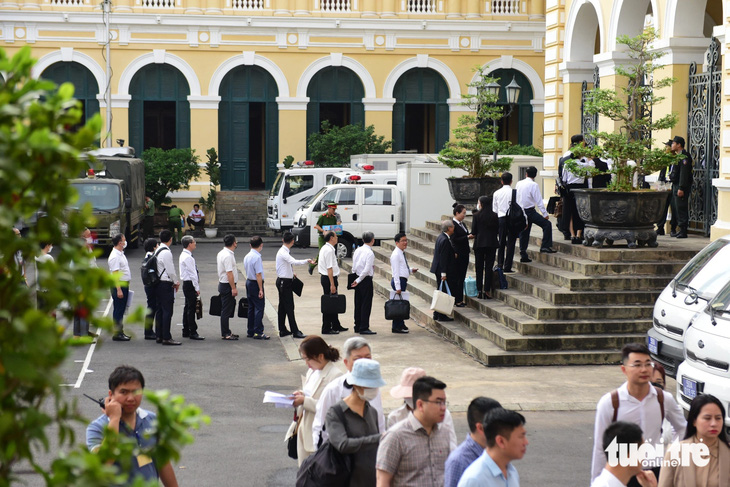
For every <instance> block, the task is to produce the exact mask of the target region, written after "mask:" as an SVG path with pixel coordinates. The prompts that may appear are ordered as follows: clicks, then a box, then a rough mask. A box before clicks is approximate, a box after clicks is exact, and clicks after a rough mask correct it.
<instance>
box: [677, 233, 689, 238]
mask: <svg viewBox="0 0 730 487" xmlns="http://www.w3.org/2000/svg"><path fill="white" fill-rule="evenodd" d="M677 238H687V232H679V233H678V234H677Z"/></svg>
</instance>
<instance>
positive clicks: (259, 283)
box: [243, 235, 271, 340]
mask: <svg viewBox="0 0 730 487" xmlns="http://www.w3.org/2000/svg"><path fill="white" fill-rule="evenodd" d="M249 245H250V246H251V250H249V251H248V254H246V257H244V258H243V270H244V271H245V272H246V297H247V298H248V333H247V334H246V336H247V337H249V338H253V339H254V340H268V339H269V338H271V337H269V335H267V334H266V333H264V306H265V303H266V301H265V300H264V263H263V261H262V259H261V251H262V250H263V249H264V241H263V240H262V239H261V237H259V236H258V235H254V236H253V237H251V240H250V242H249Z"/></svg>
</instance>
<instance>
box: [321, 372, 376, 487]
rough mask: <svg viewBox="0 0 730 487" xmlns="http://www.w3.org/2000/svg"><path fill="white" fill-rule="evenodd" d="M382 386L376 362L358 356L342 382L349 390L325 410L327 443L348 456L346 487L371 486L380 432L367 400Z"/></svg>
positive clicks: (372, 484)
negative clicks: (349, 468) (348, 471)
mask: <svg viewBox="0 0 730 487" xmlns="http://www.w3.org/2000/svg"><path fill="white" fill-rule="evenodd" d="M384 385H385V381H384V380H383V378H382V377H381V375H380V364H379V363H378V362H376V361H375V360H371V359H367V358H361V359H359V360H357V361H356V362H355V364H354V365H353V367H352V372H351V373H350V377H348V379H347V380H346V381H345V387H348V388H352V392H351V393H350V395H349V396H347V397H346V398H344V399H342V400H341V401H339V402H338V403H337V404H335V405H334V406H332V407H331V408H330V410H329V411H328V412H327V418H326V419H325V427H326V428H327V432H328V433H329V442H330V443H331V444H332V446H333V447H335V448H336V449H337V451H339V452H340V453H342V454H343V455H350V456H351V458H352V475H351V476H350V483H349V486H350V487H372V486H374V485H375V458H376V456H377V453H378V443H379V442H380V436H381V434H380V431H378V413H377V411H376V410H375V408H373V407H372V406H370V403H369V401H372V400H373V399H374V398H375V396H376V395H377V394H378V389H379V388H380V387H383V386H384Z"/></svg>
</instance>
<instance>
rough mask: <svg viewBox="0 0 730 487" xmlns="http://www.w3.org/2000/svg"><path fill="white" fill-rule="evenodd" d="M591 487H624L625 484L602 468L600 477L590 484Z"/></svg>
mask: <svg viewBox="0 0 730 487" xmlns="http://www.w3.org/2000/svg"><path fill="white" fill-rule="evenodd" d="M591 487H626V484H624V483H622V482H621V481H620V480H619V479H617V478H616V477H615V476H614V475H613V474H612V473H611V472H609V471H608V470H606V469H605V468H604V469H603V471H602V472H601V475H599V476H598V477H596V478H595V480H594V481H593V482H592V483H591Z"/></svg>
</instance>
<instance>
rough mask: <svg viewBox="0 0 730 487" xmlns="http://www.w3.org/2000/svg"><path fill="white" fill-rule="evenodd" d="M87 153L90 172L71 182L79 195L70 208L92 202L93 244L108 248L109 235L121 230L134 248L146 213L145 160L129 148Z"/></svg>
mask: <svg viewBox="0 0 730 487" xmlns="http://www.w3.org/2000/svg"><path fill="white" fill-rule="evenodd" d="M90 155H92V156H93V158H89V171H87V172H86V174H85V175H84V177H81V178H78V179H74V180H72V181H71V185H72V186H73V187H74V188H75V189H76V191H77V192H78V194H79V199H78V201H77V202H76V204H75V205H74V208H71V209H79V208H82V207H83V206H84V205H85V204H86V203H90V204H91V207H92V210H93V213H94V217H95V218H96V223H95V224H94V226H93V228H92V227H89V230H91V234H92V235H93V237H94V243H95V244H97V245H101V246H105V247H110V246H111V239H112V237H113V236H114V235H116V234H118V233H123V234H124V235H125V236H126V237H127V242H128V245H129V246H130V247H133V248H134V247H137V246H138V245H139V243H140V240H141V239H142V231H141V230H142V221H143V219H144V212H145V205H144V203H145V201H144V197H145V180H144V162H143V161H142V160H141V159H139V158H137V157H135V156H134V149H132V148H131V147H117V148H106V149H99V150H96V151H92V152H90Z"/></svg>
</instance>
